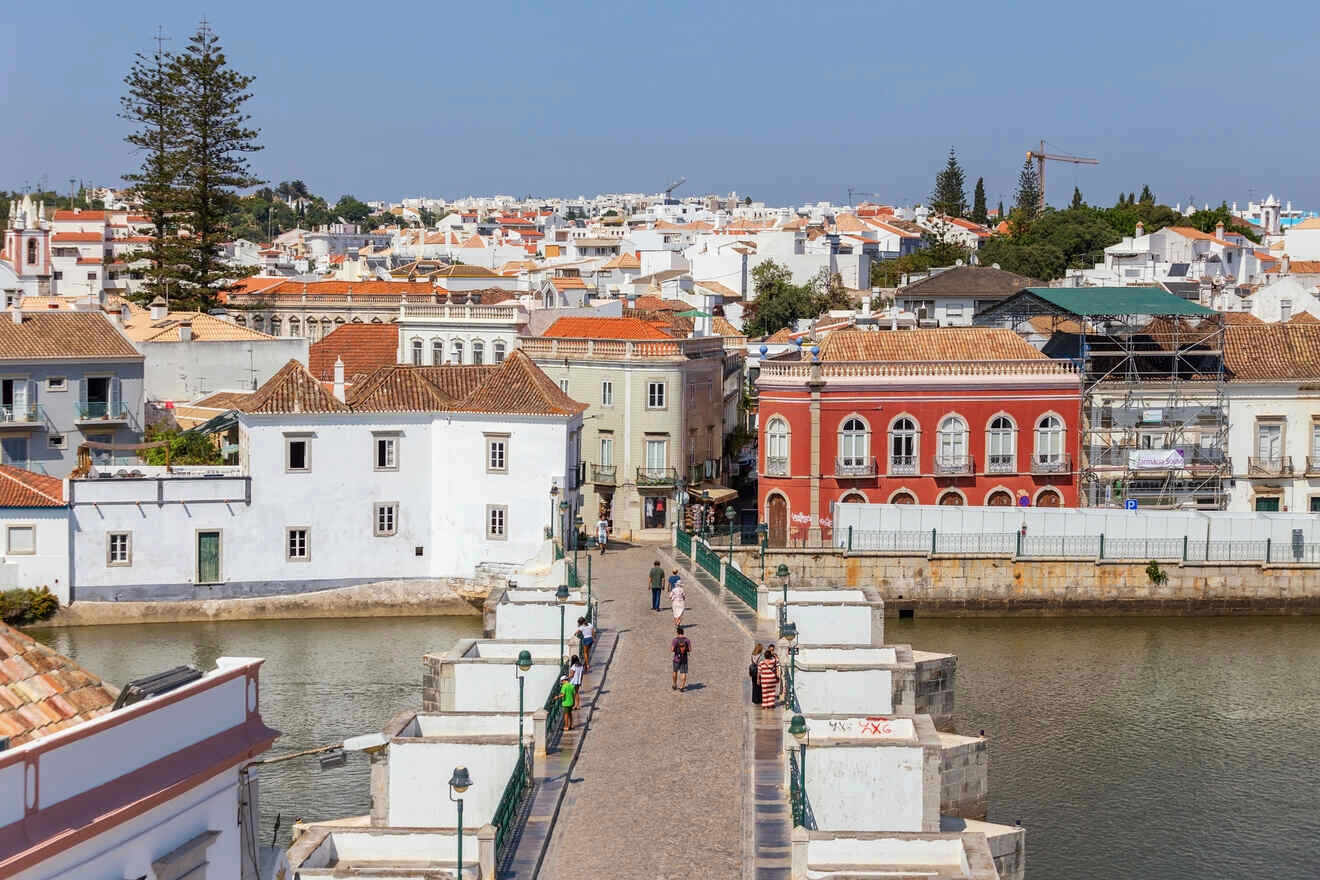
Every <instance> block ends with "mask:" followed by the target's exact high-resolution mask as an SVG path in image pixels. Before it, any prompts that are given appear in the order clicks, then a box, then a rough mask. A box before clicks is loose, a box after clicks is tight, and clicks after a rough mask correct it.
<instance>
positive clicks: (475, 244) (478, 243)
mask: <svg viewBox="0 0 1320 880" xmlns="http://www.w3.org/2000/svg"><path fill="white" fill-rule="evenodd" d="M485 246H486V240H485V239H484V238H482V237H481V236H480V235H477V234H476V233H473V234H472V235H470V236H468V238H467V241H464V242H463V243H462V244H460V245H459V247H461V248H464V249H466V248H484V247H485Z"/></svg>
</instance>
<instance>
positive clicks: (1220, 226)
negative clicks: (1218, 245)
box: [1215, 220, 1224, 241]
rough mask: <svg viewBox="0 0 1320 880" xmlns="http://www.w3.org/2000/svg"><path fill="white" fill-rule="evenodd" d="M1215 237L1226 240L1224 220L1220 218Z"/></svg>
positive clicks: (1216, 225)
mask: <svg viewBox="0 0 1320 880" xmlns="http://www.w3.org/2000/svg"><path fill="white" fill-rule="evenodd" d="M1215 238H1217V239H1219V240H1220V241H1223V240H1224V221H1223V220H1220V221H1219V222H1218V223H1216V224H1215Z"/></svg>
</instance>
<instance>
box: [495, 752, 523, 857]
mask: <svg viewBox="0 0 1320 880" xmlns="http://www.w3.org/2000/svg"><path fill="white" fill-rule="evenodd" d="M531 793H532V753H531V750H530V749H528V748H527V746H526V745H525V744H522V743H520V744H519V745H518V766H516V767H514V768H513V773H512V774H510V775H509V782H508V784H507V785H505V786H504V794H503V795H502V796H501V797H500V802H499V804H498V805H497V806H496V807H495V816H494V818H492V819H491V820H490V823H491V824H492V825H494V826H495V863H496V864H497V865H500V866H503V865H504V863H505V862H506V861H507V859H508V857H509V856H510V855H511V853H512V844H513V840H514V834H513V831H514V828H516V827H517V825H518V820H519V818H520V817H521V815H522V808H523V803H524V802H525V801H526V799H527V798H528V796H530V795H531Z"/></svg>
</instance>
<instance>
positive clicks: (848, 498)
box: [839, 492, 866, 504]
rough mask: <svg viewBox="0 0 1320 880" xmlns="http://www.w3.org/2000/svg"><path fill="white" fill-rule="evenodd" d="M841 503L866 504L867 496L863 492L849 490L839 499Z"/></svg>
mask: <svg viewBox="0 0 1320 880" xmlns="http://www.w3.org/2000/svg"><path fill="white" fill-rule="evenodd" d="M839 503H840V504H865V503H866V496H865V495H863V494H862V493H861V492H849V493H848V494H847V495H844V496H843V497H842V498H840V499H839Z"/></svg>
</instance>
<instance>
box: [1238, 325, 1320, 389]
mask: <svg viewBox="0 0 1320 880" xmlns="http://www.w3.org/2000/svg"><path fill="white" fill-rule="evenodd" d="M1224 366H1225V367H1226V368H1227V369H1228V371H1229V375H1230V379H1231V380H1232V381H1239V382H1251V381H1265V382H1268V381H1291V380H1309V379H1320V323H1306V324H1302V323H1298V324H1293V323H1288V324H1262V325H1260V326H1243V325H1238V326H1228V327H1225V328H1224Z"/></svg>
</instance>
